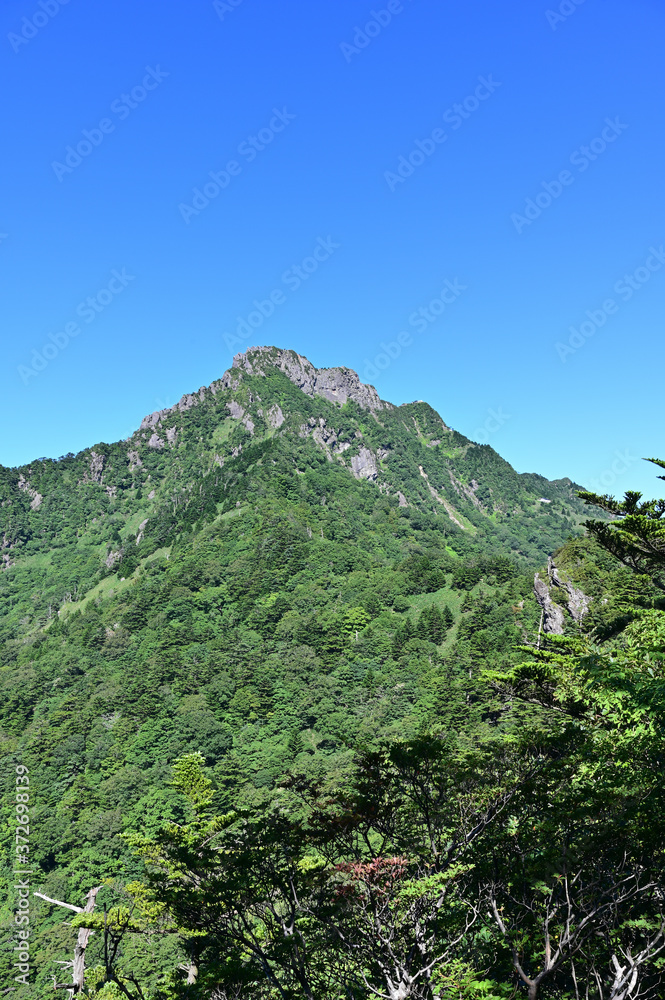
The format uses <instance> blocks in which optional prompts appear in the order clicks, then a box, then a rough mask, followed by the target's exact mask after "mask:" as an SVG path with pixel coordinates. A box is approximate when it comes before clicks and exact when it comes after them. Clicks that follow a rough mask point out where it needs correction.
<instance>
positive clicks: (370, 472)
mask: <svg viewBox="0 0 665 1000" xmlns="http://www.w3.org/2000/svg"><path fill="white" fill-rule="evenodd" d="M351 471H352V472H353V475H354V476H355V477H356V479H370V480H372V481H374V480H375V479H376V477H377V476H378V474H379V467H378V465H377V461H376V455H375V454H374V453H373V452H371V451H370V450H369V448H361V449H360V451H359V452H358V454H357V455H354V456H353V457H352V458H351Z"/></svg>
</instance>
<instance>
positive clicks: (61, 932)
mask: <svg viewBox="0 0 665 1000" xmlns="http://www.w3.org/2000/svg"><path fill="white" fill-rule="evenodd" d="M0 491H1V492H0V504H1V506H0V535H1V537H2V540H3V549H2V558H3V561H4V568H3V570H2V572H1V573H0V640H1V646H0V651H1V656H2V669H1V672H0V684H1V685H2V688H1V703H0V741H1V742H0V748H1V750H2V764H3V774H4V778H5V781H6V782H7V783H8V784H7V787H9V785H10V784H11V782H13V780H14V773H15V767H16V766H17V765H25V766H27V767H29V769H30V776H31V778H30V780H31V795H32V805H33V809H34V812H33V819H32V824H31V826H32V829H33V834H32V839H31V845H30V849H31V861H32V864H33V866H34V869H35V875H34V876H33V881H34V882H35V883H36V884H39V886H40V888H41V890H42V891H43V892H44V893H45V894H46V895H47V896H49V897H52V898H58V899H70V900H72V901H75V902H77V903H78V902H79V901H80V900H81V899H82V898H83V896H85V894H86V893H87V892H88V891H89V890H90V889H91V888H92V887H93V886H97V885H101V884H102V882H103V880H104V879H107V880H116V882H117V884H118V885H124V884H125V883H127V882H128V881H131V880H132V879H134V878H137V877H140V875H141V871H142V867H141V863H140V862H139V860H138V859H137V858H136V857H135V856H134V855H133V854H132V852H131V850H130V849H129V847H128V844H127V841H126V839H125V838H124V837H123V834H126V833H131V832H135V831H137V830H141V831H143V832H144V833H148V834H154V833H155V832H156V831H157V829H158V828H159V827H160V826H161V825H163V824H164V823H165V822H167V821H181V820H182V819H183V817H184V815H185V813H184V805H183V800H182V796H181V795H179V793H178V792H177V791H176V790H174V789H173V788H172V787H171V785H170V780H171V766H172V764H173V762H174V761H175V760H176V759H177V758H178V757H180V756H181V755H182V754H183V753H186V752H191V751H200V752H201V754H202V755H203V759H204V761H205V764H206V766H207V768H208V773H209V775H210V780H211V781H212V782H213V785H214V786H215V788H216V794H217V808H218V809H220V810H223V809H226V808H230V807H231V806H232V805H234V804H237V803H238V801H242V802H244V803H246V804H248V805H252V804H256V803H260V802H262V801H264V800H266V799H269V798H270V797H271V796H272V795H273V793H274V789H275V787H276V785H277V784H278V783H279V782H280V780H281V779H282V777H283V775H284V774H285V773H286V772H287V771H289V770H293V769H295V770H297V771H298V772H299V773H301V774H303V775H306V776H308V778H309V779H312V780H313V779H314V778H321V779H324V778H325V779H326V780H328V779H330V778H331V777H333V776H335V775H339V774H342V773H344V772H345V769H346V768H348V766H349V764H350V761H351V758H352V756H353V748H354V747H357V746H358V745H362V746H365V747H372V746H374V745H377V741H382V740H386V739H391V738H393V739H395V738H400V737H404V736H405V735H409V734H417V733H419V732H421V731H422V730H423V728H424V727H427V726H428V725H431V723H432V721H433V720H435V721H436V724H437V725H438V726H439V727H443V728H444V729H445V728H450V729H451V731H462V730H466V731H468V730H470V729H474V727H476V728H477V729H478V730H487V731H488V732H489V731H490V730H491V729H492V727H495V726H496V724H497V720H498V719H500V720H501V726H502V727H503V728H504V729H505V730H506V731H510V730H511V729H512V728H515V729H519V727H520V725H521V724H522V723H523V722H524V721H525V720H527V719H529V718H530V717H531V716H532V715H533V714H534V712H536V711H537V710H536V709H535V708H533V707H531V708H530V707H529V706H528V705H526V704H525V705H515V706H506V705H505V704H503V703H499V702H498V701H497V699H496V697H495V695H494V694H493V692H492V689H491V688H488V687H487V686H486V685H485V686H483V685H481V683H480V679H479V677H480V671H481V668H482V669H483V670H488V669H494V670H496V671H501V670H506V669H508V667H509V665H510V663H511V662H512V660H513V658H514V655H513V648H514V647H515V645H516V644H519V643H520V642H525V641H528V639H529V638H530V637H532V636H534V635H535V634H536V633H537V631H538V627H539V622H540V619H541V607H540V606H539V604H538V602H537V601H536V598H535V596H534V593H533V575H534V570H535V569H537V568H538V567H539V566H540V565H541V564H542V563H543V562H545V561H546V559H547V556H548V555H549V554H550V553H552V552H554V551H555V550H556V549H558V548H559V547H560V546H561V545H562V544H563V543H564V542H565V541H566V539H567V538H568V537H569V536H571V535H572V534H577V533H579V532H578V527H579V524H580V522H581V520H582V519H583V516H584V514H583V512H584V510H585V508H584V506H583V503H582V501H580V500H579V499H578V498H577V496H576V488H575V486H574V485H573V484H572V483H571V482H570V481H568V480H563V481H560V482H555V483H551V482H548V481H547V480H545V479H543V478H541V477H539V476H536V475H518V474H517V473H515V471H514V470H513V469H512V468H511V467H510V466H509V465H508V464H507V463H506V462H504V461H503V460H502V459H501V458H500V457H499V456H498V455H497V454H496V453H495V452H494V451H493V450H492V449H491V448H489V447H487V446H481V445H476V444H473V443H472V442H470V441H469V440H468V439H466V438H464V437H463V436H462V435H460V434H458V433H456V432H455V431H454V430H451V429H450V428H448V427H447V426H446V425H445V423H444V422H443V420H442V419H441V418H440V417H439V416H438V414H436V413H435V412H434V410H432V409H431V407H429V406H428V405H427V404H425V403H412V404H409V405H405V406H400V407H395V406H393V405H392V404H390V403H386V402H384V401H382V400H380V399H379V397H378V395H377V394H376V392H375V390H374V389H373V388H372V387H370V386H364V385H362V384H361V383H360V382H359V380H358V378H357V376H356V375H355V373H353V372H351V371H350V370H348V369H329V370H323V371H317V370H316V369H314V368H313V367H312V366H311V365H310V364H309V362H307V361H306V359H304V358H301V357H299V356H298V355H296V354H295V353H293V352H290V351H279V350H277V349H275V348H256V349H253V350H251V351H249V352H247V353H246V354H244V355H239V356H237V357H236V358H235V359H234V364H233V368H232V369H231V370H230V371H228V372H226V373H225V375H224V376H223V377H222V378H221V379H220V380H219V381H218V382H216V383H213V385H212V386H210V387H209V388H207V389H201V390H199V392H198V393H196V394H194V395H189V396H185V397H183V399H182V400H181V401H180V403H179V404H178V405H177V406H175V407H173V408H171V409H170V410H166V411H161V412H158V413H153V414H151V415H150V416H148V417H146V418H145V419H144V420H143V422H142V425H141V428H140V429H139V430H138V431H137V432H136V433H135V434H134V435H132V437H131V438H130V439H128V440H127V441H124V442H121V443H116V444H112V445H107V444H98V445H95V446H94V447H92V448H90V449H89V450H86V451H84V452H82V453H80V454H79V455H76V456H74V455H69V456H65V457H64V458H62V459H59V460H58V461H51V460H46V459H41V460H37V461H35V462H33V463H31V464H30V465H29V466H26V467H24V468H21V469H2V470H1V472H0ZM547 500H549V501H550V502H549V503H545V502H543V501H547ZM576 544H589V543H576ZM579 551H581V550H574V551H571V552H570V553H569V555H568V556H565V557H564V558H563V560H562V566H564V568H565V569H566V571H567V572H568V573H569V575H571V578H572V576H575V573H576V569H575V567H576V566H577V567H579V565H580V560H579V558H578V556H579ZM562 572H563V569H562ZM603 572H605V570H599V571H598V573H599V574H600V576H598V574H597V575H596V577H594V580H593V581H591V582H592V585H593V586H594V587H596V590H594V594H596V593H597V594H598V595H600V594H601V593H602V586H601V583H602V580H604V577H603V576H602V573H603ZM607 572H609V570H608V571H607ZM622 579H623V577H622ZM599 580H600V581H601V582H600V583H599ZM563 596H564V597H565V595H563ZM553 599H554V600H555V601H556V600H557V599H559V595H558V594H557V591H556V588H555V589H554V590H553ZM561 600H562V608H563V611H562V614H563V616H564V618H565V622H566V626H565V627H566V629H568V628H570V629H574V627H575V621H574V619H573V617H571V615H570V614H569V613H568V610H567V609H566V607H565V601H563V599H562V598H561ZM599 600H600V598H599ZM619 613H620V609H619V612H617V614H619ZM601 617H602V615H601ZM610 617H611V616H610V615H609V612H607V613H606V615H605V619H606V621H605V619H604V621H605V624H606V626H607V628H608V629H609V630H610V631H611V624H612V623H611V621H610V620H609V619H610ZM10 833H11V830H10V827H9V826H8V825H7V824H6V825H5V834H6V835H7V836H9V834H10ZM5 875H6V877H7V879H8V880H9V879H10V877H11V876H10V873H9V870H6V872H5ZM104 893H107V897H104ZM104 898H107V899H108V900H109V901H111V900H112V899H113V898H114V897H113V890H112V888H110V887H107V888H105V889H104V890H103V891H102V893H101V894H100V896H99V899H100V901H103V900H104ZM36 905H37V906H38V907H41V910H40V911H39V921H38V925H37V927H38V929H37V930H36V941H35V952H34V954H35V955H36V956H37V960H36V962H35V966H34V968H35V970H36V974H37V976H38V982H39V984H42V985H43V984H47V983H49V982H50V981H51V976H52V974H53V972H54V965H53V963H54V962H55V961H56V960H65V959H66V958H67V957H69V954H70V952H71V946H72V933H71V931H70V930H68V929H67V928H66V927H64V926H63V919H62V914H61V913H60V912H58V911H57V910H55V911H54V910H53V908H52V907H51V908H49V906H48V905H47V904H40V903H37V904H36ZM3 919H4V920H5V921H9V920H11V914H10V911H9V910H8V909H7V908H5V910H4V911H3ZM100 947H101V944H100V941H99V939H98V938H94V939H93V941H92V943H91V945H90V949H89V960H90V962H92V964H94V962H95V961H96V960H100V955H101V953H100V950H99V949H100ZM178 948H180V945H179V944H176V942H175V939H174V938H173V937H172V936H171V937H169V935H166V936H162V937H154V938H152V939H151V944H150V948H149V949H148V950H147V951H145V952H142V953H141V954H140V955H139V954H138V953H137V954H136V955H131V954H130V957H129V958H128V959H127V960H128V961H130V964H132V967H133V968H135V969H138V970H139V971H140V972H141V974H142V975H144V976H145V977H146V981H147V982H154V981H156V980H157V979H158V978H159V976H160V975H162V973H163V967H164V965H165V964H166V965H169V967H171V966H174V963H175V961H176V958H177V956H178V954H179V952H178ZM3 949H4V950H3V951H0V962H1V963H4V965H5V970H3V971H7V975H8V976H9V971H8V970H9V965H10V964H11V944H6V945H3ZM40 988H41V986H40ZM20 995H21V996H22V995H23V994H20ZM25 995H26V996H33V995H36V994H31V993H26V994H25Z"/></svg>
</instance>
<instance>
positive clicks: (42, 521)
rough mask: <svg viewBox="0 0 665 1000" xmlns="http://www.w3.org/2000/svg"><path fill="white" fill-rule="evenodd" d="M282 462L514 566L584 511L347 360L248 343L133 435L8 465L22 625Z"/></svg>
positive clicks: (141, 555)
mask: <svg viewBox="0 0 665 1000" xmlns="http://www.w3.org/2000/svg"><path fill="white" fill-rule="evenodd" d="M277 456H279V462H280V467H281V466H282V465H283V463H284V462H286V464H287V466H288V468H287V469H286V470H284V473H285V474H286V475H288V476H292V475H297V474H302V473H303V472H304V471H305V470H306V469H308V468H310V467H313V466H316V465H317V463H318V462H319V461H320V459H321V457H323V458H324V459H325V460H326V461H327V462H328V463H330V464H331V465H333V466H336V467H339V468H340V469H341V470H344V473H345V476H346V477H347V478H349V479H355V480H357V481H359V482H363V481H365V482H367V483H370V484H372V486H373V489H374V490H376V491H378V492H380V493H381V494H382V495H384V496H385V497H387V498H390V499H392V500H394V501H395V503H396V504H398V505H399V507H400V508H401V509H409V510H410V511H411V512H412V513H413V514H415V513H416V512H417V513H423V514H427V515H430V516H435V517H436V518H437V519H438V522H439V524H440V530H441V532H442V535H444V536H446V537H455V536H458V535H460V534H462V535H464V536H466V537H467V538H473V537H474V536H477V541H478V543H479V544H480V545H481V547H482V549H483V550H487V549H491V550H494V551H497V552H498V551H502V552H508V553H510V554H512V555H514V556H515V557H517V558H518V559H528V560H530V561H538V562H539V561H542V560H543V558H545V557H546V556H547V555H548V554H549V553H550V552H551V551H553V550H554V549H555V548H557V547H558V546H559V545H560V544H561V543H562V542H563V541H564V540H565V539H566V537H567V536H568V535H570V534H571V533H573V532H574V531H575V529H576V527H577V525H578V524H579V522H580V520H581V519H582V517H583V510H584V508H583V505H582V504H581V502H580V501H579V500H578V499H577V498H576V496H575V489H576V487H575V486H574V484H573V483H571V482H570V481H569V480H562V481H559V482H548V481H547V480H545V479H543V478H542V477H540V476H535V475H518V474H517V473H516V472H515V471H514V470H513V469H512V468H511V467H510V465H508V463H507V462H505V461H503V460H502V459H501V458H500V457H499V456H498V455H497V454H496V452H495V451H494V450H493V449H492V448H490V447H489V446H487V445H477V444H474V443H472V442H471V441H469V440H468V439H467V438H465V437H463V436H462V435H460V434H458V433H457V432H456V431H454V430H451V429H450V428H449V427H447V426H446V424H445V423H444V422H443V420H442V419H441V418H440V417H439V415H438V414H437V413H436V412H435V411H434V410H433V409H432V408H431V407H430V406H428V405H427V404H426V403H412V404H409V405H405V406H399V407H396V406H393V405H392V404H391V403H387V402H384V401H382V400H381V399H380V398H379V396H378V394H377V393H376V390H375V389H374V388H373V387H372V386H366V385H363V384H362V383H361V382H360V381H359V379H358V376H357V375H356V373H355V372H353V371H351V370H349V369H345V368H333V369H326V370H318V371H317V370H316V369H315V368H314V367H313V366H312V365H311V364H310V362H309V361H307V360H306V359H305V358H302V357H300V356H299V355H297V354H295V353H294V352H293V351H282V350H278V349H276V348H266V347H263V348H254V349H251V350H250V351H248V352H247V353H245V354H241V355H238V356H237V357H236V358H235V359H234V362H233V367H232V368H231V369H230V370H229V371H227V372H226V373H225V374H224V376H223V377H222V378H221V379H220V380H219V381H217V382H214V383H213V384H212V385H211V386H209V387H208V388H201V389H199V391H198V392H197V393H194V394H189V395H186V396H183V398H182V399H181V400H180V402H179V403H178V404H177V405H176V406H174V407H172V408H170V409H168V410H162V411H158V412H156V413H152V414H150V415H149V416H147V417H146V418H145V419H144V420H143V421H142V423H141V427H140V428H139V430H137V431H136V432H135V434H133V435H132V437H131V438H129V439H128V440H127V441H124V442H119V443H116V444H112V445H108V444H97V445H95V446H93V447H91V448H90V449H87V450H86V451H84V452H81V453H79V454H78V455H76V456H74V455H67V456H65V457H64V458H62V459H60V460H58V461H53V460H50V459H41V460H37V461H35V462H32V463H30V465H29V466H25V467H23V468H19V469H5V468H0V539H1V540H2V548H1V550H0V560H1V561H2V564H3V565H4V567H5V569H6V570H9V571H10V572H9V573H8V574H6V575H5V577H4V580H3V581H2V586H1V589H0V600H2V599H3V598H4V600H5V601H6V600H8V599H9V602H10V605H11V607H12V608H13V611H14V614H13V615H12V617H13V618H14V620H15V621H20V620H23V619H25V618H26V617H28V618H29V619H30V621H32V622H33V623H34V622H35V621H37V620H41V621H45V620H48V619H49V618H52V617H53V615H54V614H56V613H57V611H58V610H59V609H60V608H61V607H62V605H63V604H65V603H67V602H70V601H72V600H74V601H77V600H80V599H81V598H82V597H83V596H84V595H85V594H86V593H87V592H88V591H90V590H91V589H92V587H93V586H95V585H96V584H98V583H99V582H100V580H101V579H102V578H103V577H104V576H105V575H108V574H109V573H111V572H112V571H115V570H118V569H119V570H120V575H121V576H128V575H130V573H131V572H132V571H133V570H134V569H135V568H136V566H137V565H138V562H139V561H141V560H143V559H145V558H146V557H148V556H150V555H151V554H152V553H153V552H154V551H155V550H156V549H157V548H160V547H168V546H169V545H171V544H172V543H173V541H174V539H175V538H176V537H177V536H178V535H179V534H180V533H181V532H182V531H183V530H188V529H191V527H192V526H193V525H194V524H197V523H199V522H201V523H202V522H203V521H207V520H210V519H214V518H215V517H216V516H218V515H219V514H221V513H223V512H224V511H226V510H229V509H230V508H231V507H233V506H234V505H240V504H243V503H245V502H247V501H248V500H250V499H251V497H252V495H253V493H254V492H255V484H256V481H257V480H262V481H267V480H268V479H269V478H270V477H271V475H272V471H273V470H275V468H276V466H275V464H274V463H276V462H277ZM249 470H251V475H250V474H249ZM334 478H335V481H336V482H337V481H340V482H341V481H342V480H341V479H339V480H338V478H337V477H334ZM347 488H348V487H347ZM545 501H549V502H545ZM319 527H321V528H323V527H324V525H323V524H322V525H320V526H319ZM317 530H319V529H318V528H317ZM12 581H14V582H15V583H16V584H17V585H18V587H14V586H12ZM16 589H18V590H19V591H20V593H19V594H18V595H16V593H15V591H16ZM28 590H32V591H33V593H31V594H30V596H29V598H28V597H27V591H28ZM0 609H2V605H0ZM7 610H8V609H7V607H5V608H4V612H5V615H6V612H7ZM5 615H3V617H5ZM17 616H19V617H18V618H17ZM5 620H6V617H5ZM25 624H28V623H27V622H26V623H25Z"/></svg>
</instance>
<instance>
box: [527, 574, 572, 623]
mask: <svg viewBox="0 0 665 1000" xmlns="http://www.w3.org/2000/svg"><path fill="white" fill-rule="evenodd" d="M533 592H534V594H535V595H536V600H537V601H538V603H539V604H540V606H541V608H542V609H543V632H547V633H548V634H551V635H563V627H564V624H565V618H564V616H563V611H562V610H561V608H560V607H559V606H558V604H555V603H554V601H553V600H552V598H551V597H550V588H549V587H548V585H547V584H546V583H545V581H544V580H541V579H540V573H536V575H535V577H534V580H533Z"/></svg>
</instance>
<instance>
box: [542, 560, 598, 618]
mask: <svg viewBox="0 0 665 1000" xmlns="http://www.w3.org/2000/svg"><path fill="white" fill-rule="evenodd" d="M547 578H548V582H547V583H545V581H544V580H541V579H540V573H536V576H535V579H534V581H533V590H534V593H535V595H536V600H537V601H538V603H539V604H540V606H541V608H542V609H543V631H544V632H550V633H552V634H554V635H562V634H563V628H564V624H565V618H564V614H563V611H562V609H561V607H560V606H559V605H558V604H555V603H554V601H553V600H552V595H551V593H550V586H555V587H558V588H559V589H560V590H562V591H564V592H565V593H567V594H568V599H567V601H566V608H567V610H568V612H569V613H570V615H571V617H572V618H573V620H574V621H575V622H578V623H579V622H581V621H582V619H583V618H584V616H585V615H586V614H588V612H589V604H590V603H591V598H590V597H587V595H586V594H585V593H584V592H583V591H582V590H578V589H577V588H576V587H574V586H573V585H572V583H571V582H570V580H567V579H565V578H562V576H561V574H560V572H559V570H558V569H557V567H556V566H555V565H554V560H553V559H552V558H551V557H550V559H548V561H547Z"/></svg>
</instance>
